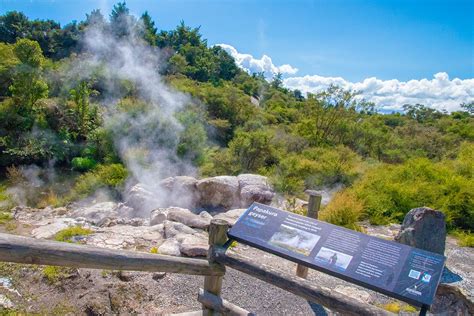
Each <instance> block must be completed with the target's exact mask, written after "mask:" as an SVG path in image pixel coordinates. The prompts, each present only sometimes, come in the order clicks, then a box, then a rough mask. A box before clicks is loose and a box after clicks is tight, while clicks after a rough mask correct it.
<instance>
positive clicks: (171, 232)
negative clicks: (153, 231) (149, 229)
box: [153, 221, 196, 239]
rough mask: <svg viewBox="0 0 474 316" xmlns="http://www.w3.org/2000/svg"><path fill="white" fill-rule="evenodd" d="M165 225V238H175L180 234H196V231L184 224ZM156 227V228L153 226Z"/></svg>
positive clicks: (167, 222) (168, 223)
mask: <svg viewBox="0 0 474 316" xmlns="http://www.w3.org/2000/svg"><path fill="white" fill-rule="evenodd" d="M163 225H164V235H165V238H167V239H168V238H173V237H175V236H176V235H179V234H194V233H196V231H195V230H194V229H192V228H191V227H188V226H186V225H184V224H182V223H177V222H171V221H165V222H164V223H163ZM153 227H154V226H153Z"/></svg>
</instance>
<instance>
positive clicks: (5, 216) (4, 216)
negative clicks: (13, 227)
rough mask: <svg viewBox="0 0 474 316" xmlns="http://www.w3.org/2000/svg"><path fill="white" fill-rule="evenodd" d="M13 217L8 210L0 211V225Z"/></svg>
mask: <svg viewBox="0 0 474 316" xmlns="http://www.w3.org/2000/svg"><path fill="white" fill-rule="evenodd" d="M12 219H13V216H12V214H10V213H8V212H0V225H3V224H6V223H7V222H9V221H11V220H12Z"/></svg>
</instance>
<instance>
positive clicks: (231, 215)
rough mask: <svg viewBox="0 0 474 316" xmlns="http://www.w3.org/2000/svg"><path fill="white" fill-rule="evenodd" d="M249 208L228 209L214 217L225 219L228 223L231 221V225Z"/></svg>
mask: <svg viewBox="0 0 474 316" xmlns="http://www.w3.org/2000/svg"><path fill="white" fill-rule="evenodd" d="M246 210H247V209H245V208H237V209H233V210H230V211H227V212H225V213H219V214H217V215H216V216H215V217H214V218H216V219H223V220H225V221H226V222H227V223H229V225H230V226H234V225H235V222H237V220H238V219H239V217H240V216H241V215H242V214H243V213H244V212H245V211H246Z"/></svg>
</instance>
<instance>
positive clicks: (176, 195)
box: [160, 176, 200, 208]
mask: <svg viewBox="0 0 474 316" xmlns="http://www.w3.org/2000/svg"><path fill="white" fill-rule="evenodd" d="M197 182H198V181H197V180H196V179H195V178H193V177H188V176H176V177H169V178H166V179H164V180H162V181H161V182H160V187H161V188H162V189H163V191H164V193H165V194H164V196H166V201H165V203H164V204H165V205H164V206H178V207H185V208H193V207H195V206H196V205H197V203H199V199H200V195H199V192H198V190H197V188H196V184H197Z"/></svg>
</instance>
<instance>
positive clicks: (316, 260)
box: [228, 203, 445, 306]
mask: <svg viewBox="0 0 474 316" xmlns="http://www.w3.org/2000/svg"><path fill="white" fill-rule="evenodd" d="M228 235H229V237H230V238H232V239H235V240H237V241H239V242H242V243H244V244H248V245H251V246H253V247H256V248H259V249H261V250H265V251H267V252H271V253H273V254H276V255H278V256H281V257H284V258H286V259H288V260H291V261H294V262H297V263H300V264H303V265H305V266H308V267H310V268H313V269H316V270H319V271H322V272H325V273H328V274H331V275H333V276H335V277H339V278H341V279H344V280H346V281H349V282H352V283H355V284H358V285H361V286H364V287H367V288H370V289H372V290H375V291H378V292H381V293H384V294H386V295H389V296H392V297H395V298H397V299H400V300H403V301H406V302H408V303H410V304H413V305H417V306H422V305H431V303H432V302H433V297H434V295H435V293H436V288H437V286H438V283H439V280H440V278H441V274H442V271H443V267H444V261H445V257H444V256H441V255H439V254H436V253H432V252H429V251H425V250H421V249H417V248H413V247H410V246H407V245H403V244H400V243H397V242H394V241H388V240H384V239H381V238H377V237H372V236H369V235H366V234H362V233H359V232H356V231H352V230H349V229H346V228H342V227H339V226H336V225H332V224H329V223H325V222H321V221H318V220H315V219H312V218H308V217H305V216H301V215H297V214H294V213H290V212H287V211H282V210H279V209H276V208H273V207H270V206H268V205H263V204H260V203H253V204H252V205H251V206H250V207H249V208H248V209H247V211H246V212H245V213H244V214H243V215H242V216H241V217H240V218H239V220H238V221H237V223H236V224H235V225H234V226H233V227H232V228H231V229H230V231H229V233H228Z"/></svg>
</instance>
